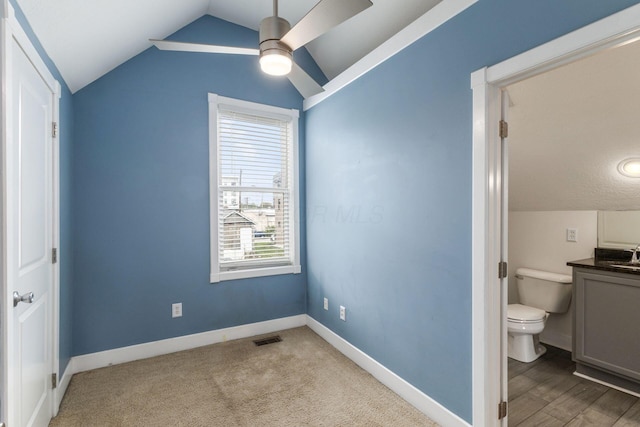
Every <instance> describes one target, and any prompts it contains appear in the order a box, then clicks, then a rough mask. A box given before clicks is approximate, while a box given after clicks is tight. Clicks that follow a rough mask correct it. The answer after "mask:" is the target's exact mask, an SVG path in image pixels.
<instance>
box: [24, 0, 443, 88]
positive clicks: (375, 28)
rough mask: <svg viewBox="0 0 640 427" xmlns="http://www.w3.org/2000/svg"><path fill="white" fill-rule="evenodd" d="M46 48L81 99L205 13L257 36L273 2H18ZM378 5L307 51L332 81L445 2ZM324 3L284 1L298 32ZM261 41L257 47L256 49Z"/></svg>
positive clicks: (403, 0) (378, 0)
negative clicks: (101, 80)
mask: <svg viewBox="0 0 640 427" xmlns="http://www.w3.org/2000/svg"><path fill="white" fill-rule="evenodd" d="M17 1H18V4H19V5H20V7H21V9H22V10H23V12H24V13H25V15H26V17H27V19H28V20H29V23H30V24H31V26H32V28H33V30H34V32H35V33H36V35H37V36H38V38H39V39H40V42H41V43H42V45H43V47H44V48H45V50H46V51H47V53H48V54H49V56H50V57H51V59H52V60H53V62H54V63H55V64H56V66H57V67H58V69H59V70H60V73H61V74H62V76H63V78H64V79H65V81H66V82H67V84H68V85H69V88H70V89H71V91H72V92H76V91H78V90H79V89H81V88H83V87H84V86H86V85H87V84H89V83H91V82H92V81H94V80H96V79H98V78H99V77H100V76H102V75H104V74H106V73H107V72H109V71H110V70H112V69H114V68H116V67H117V66H118V65H120V64H122V63H123V62H125V61H127V60H128V59H130V58H132V57H134V56H135V55H137V54H139V53H140V52H142V51H144V50H145V49H147V48H149V47H150V46H151V43H150V42H149V40H148V39H150V38H158V39H163V38H165V37H167V36H168V35H170V34H172V33H173V32H175V31H177V30H178V29H180V28H182V27H183V26H185V25H187V24H189V23H190V22H192V21H194V20H195V19H197V18H199V17H201V16H202V15H204V14H210V15H213V16H215V17H217V18H221V19H224V20H226V21H229V22H233V23H235V24H239V25H242V26H245V27H248V28H251V29H254V30H258V27H259V24H260V21H261V20H262V19H263V18H264V17H267V16H270V15H272V11H273V4H272V1H271V0H180V1H176V0H135V1H132V0H91V1H87V0H56V1H50V0H17ZM372 1H373V6H372V7H370V8H368V9H367V10H365V11H364V12H362V13H360V14H359V15H357V16H355V17H354V18H352V19H350V20H349V21H347V22H345V23H343V24H341V25H340V26H338V27H335V28H334V29H333V30H331V31H329V32H328V33H325V34H324V35H322V36H320V37H319V38H317V39H316V40H314V41H312V42H311V43H309V44H307V45H306V47H307V50H308V51H309V53H310V54H311V56H312V57H313V58H314V60H315V61H316V63H317V64H318V66H319V67H320V69H321V70H322V71H323V72H324V73H325V75H326V76H327V77H328V78H329V80H331V79H332V78H334V77H335V76H337V75H338V74H340V73H341V72H342V71H344V70H345V69H347V68H348V67H349V66H351V65H352V64H354V63H355V62H357V61H358V60H359V59H361V58H362V57H363V56H365V55H366V54H367V53H369V52H370V51H372V50H373V49H374V48H376V47H377V46H379V45H380V44H382V43H383V42H384V41H386V40H387V39H389V38H390V37H391V36H393V35H394V34H396V33H397V32H398V31H400V30H401V29H402V28H404V27H406V26H407V25H408V24H410V23H411V22H413V21H414V20H415V19H417V18H419V17H420V16H422V15H424V14H425V13H426V12H428V11H429V10H430V9H431V8H433V7H434V6H435V5H436V4H438V3H439V2H440V1H441V0H372ZM316 3H317V0H281V1H280V3H279V15H280V16H282V17H284V18H285V19H287V20H288V21H289V22H290V23H291V24H292V25H294V24H295V23H296V22H298V20H300V18H302V17H303V16H304V15H305V14H306V12H308V11H309V10H310V9H311V8H312V7H313V6H314V5H315V4H316ZM257 43H258V41H257V40H256V45H257Z"/></svg>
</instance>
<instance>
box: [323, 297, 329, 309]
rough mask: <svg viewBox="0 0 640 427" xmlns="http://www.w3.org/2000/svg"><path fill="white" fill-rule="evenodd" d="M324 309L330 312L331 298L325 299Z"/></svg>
mask: <svg viewBox="0 0 640 427" xmlns="http://www.w3.org/2000/svg"><path fill="white" fill-rule="evenodd" d="M324 309H325V310H329V298H325V299H324Z"/></svg>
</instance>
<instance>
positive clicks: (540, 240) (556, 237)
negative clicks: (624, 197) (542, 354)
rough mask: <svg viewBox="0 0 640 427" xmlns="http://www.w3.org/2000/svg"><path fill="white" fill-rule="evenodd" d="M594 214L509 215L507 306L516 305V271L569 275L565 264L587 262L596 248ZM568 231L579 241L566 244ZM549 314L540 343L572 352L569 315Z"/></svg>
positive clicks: (534, 213)
mask: <svg viewBox="0 0 640 427" xmlns="http://www.w3.org/2000/svg"><path fill="white" fill-rule="evenodd" d="M597 225H598V214H597V211H553V212H549V211H545V212H516V211H513V212H509V304H513V303H517V302H519V301H518V290H517V287H516V279H515V272H516V270H517V269H518V268H519V267H527V268H533V269H536V270H544V271H550V272H553V273H561V274H569V275H570V274H571V267H569V266H568V265H567V262H568V261H574V260H577V259H583V258H590V257H592V256H593V249H594V248H595V247H596V245H597V235H598V232H597ZM567 228H575V229H577V230H578V234H577V236H578V239H577V240H578V241H577V242H567ZM572 310H573V302H572V303H571V306H570V307H569V312H567V313H566V314H552V315H551V316H549V319H548V320H547V324H546V326H545V329H544V331H543V333H542V334H541V335H540V339H541V341H543V342H545V343H547V344H550V345H553V346H556V347H560V348H563V349H565V350H571V312H572Z"/></svg>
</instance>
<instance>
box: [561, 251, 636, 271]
mask: <svg viewBox="0 0 640 427" xmlns="http://www.w3.org/2000/svg"><path fill="white" fill-rule="evenodd" d="M630 261H631V252H628V251H623V250H617V249H602V248H596V250H595V258H586V259H579V260H577V261H569V262H568V263H567V265H568V266H571V267H580V268H590V269H593V270H602V271H612V272H615V273H627V274H635V275H638V276H640V264H631V263H630ZM619 265H623V266H624V265H627V266H633V267H639V268H637V269H631V268H625V267H619Z"/></svg>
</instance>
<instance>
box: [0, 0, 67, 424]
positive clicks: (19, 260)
mask: <svg viewBox="0 0 640 427" xmlns="http://www.w3.org/2000/svg"><path fill="white" fill-rule="evenodd" d="M1 16H2V22H1V26H2V32H1V33H0V43H1V45H2V51H3V53H4V55H3V62H2V68H1V69H0V70H1V71H0V74H1V77H2V85H3V97H2V106H1V108H0V110H1V111H2V124H3V126H2V132H1V141H2V150H1V153H2V158H1V162H2V163H1V164H2V170H3V175H2V178H1V186H0V188H1V190H0V191H1V192H2V200H3V203H2V209H1V215H2V224H3V225H2V228H1V229H0V235H1V236H2V245H1V246H2V249H3V251H2V260H1V264H2V268H3V275H2V292H3V298H2V300H3V304H2V307H1V311H2V318H1V320H0V324H1V325H2V345H1V346H0V347H1V348H2V353H1V357H2V361H3V363H2V375H1V378H2V381H1V392H2V394H1V395H0V405H1V406H0V408H1V412H0V415H1V417H2V418H1V419H0V421H2V422H4V423H6V424H7V425H16V426H33V427H38V426H46V425H48V423H49V420H50V419H51V417H52V416H53V415H54V414H55V412H56V409H57V396H56V394H55V393H54V391H53V389H54V387H55V385H56V384H55V378H56V377H57V370H58V340H57V335H58V282H59V267H58V263H57V248H58V242H59V237H58V236H59V226H58V212H59V196H58V194H59V189H58V179H57V177H58V144H57V134H58V129H57V122H58V102H59V98H60V85H59V84H58V82H57V81H56V80H55V79H54V78H53V76H52V75H51V73H50V72H49V70H48V68H47V67H46V65H45V64H44V62H43V61H42V59H41V58H40V56H39V55H38V53H37V51H36V49H35V48H34V47H33V45H32V44H31V42H30V41H29V38H28V37H27V35H26V34H25V32H24V30H23V29H22V28H21V26H20V24H19V22H18V21H17V19H16V18H15V15H14V11H13V8H12V7H11V5H10V4H9V3H8V2H3V3H2V14H1Z"/></svg>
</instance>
